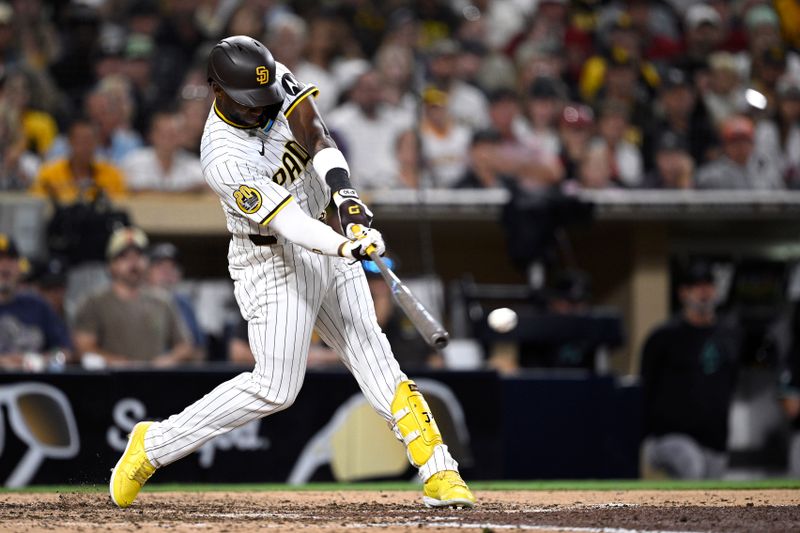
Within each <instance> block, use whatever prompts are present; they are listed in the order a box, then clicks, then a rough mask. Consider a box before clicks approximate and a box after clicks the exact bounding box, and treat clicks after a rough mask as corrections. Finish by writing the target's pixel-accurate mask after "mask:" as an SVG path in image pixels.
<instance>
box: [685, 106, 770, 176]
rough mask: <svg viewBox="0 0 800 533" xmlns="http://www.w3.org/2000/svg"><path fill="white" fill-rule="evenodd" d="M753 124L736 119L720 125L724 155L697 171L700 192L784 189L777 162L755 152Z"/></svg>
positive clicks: (745, 118)
mask: <svg viewBox="0 0 800 533" xmlns="http://www.w3.org/2000/svg"><path fill="white" fill-rule="evenodd" d="M753 133H754V130H753V123H752V121H751V120H750V119H749V118H747V117H745V116H733V117H730V118H727V119H725V120H724V121H723V122H722V124H721V125H720V137H721V140H722V152H723V155H722V156H721V157H719V158H717V159H716V160H714V161H712V162H710V163H707V164H705V165H703V166H702V167H701V168H700V170H699V171H698V172H697V179H696V182H697V188H698V189H749V190H755V189H762V190H763V189H783V188H784V184H783V181H782V180H781V175H780V172H779V169H778V167H777V165H776V164H775V161H773V160H771V159H770V158H768V157H765V156H764V155H763V154H759V153H758V152H756V151H755V150H754V143H753Z"/></svg>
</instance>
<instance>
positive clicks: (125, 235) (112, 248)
mask: <svg viewBox="0 0 800 533" xmlns="http://www.w3.org/2000/svg"><path fill="white" fill-rule="evenodd" d="M147 243H148V240H147V235H145V233H144V232H143V231H142V230H140V229H139V228H134V227H127V228H120V229H118V230H116V231H115V232H114V233H112V234H111V238H109V239H108V246H106V257H107V258H108V259H116V258H117V257H119V255H120V254H122V253H123V252H125V251H127V250H129V249H131V248H133V249H136V250H139V251H140V252H144V251H145V249H147Z"/></svg>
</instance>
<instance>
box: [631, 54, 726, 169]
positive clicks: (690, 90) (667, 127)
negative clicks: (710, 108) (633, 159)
mask: <svg viewBox="0 0 800 533" xmlns="http://www.w3.org/2000/svg"><path fill="white" fill-rule="evenodd" d="M656 103H657V108H658V115H657V118H656V120H653V119H652V118H651V119H650V127H649V128H648V131H647V134H646V137H645V167H646V168H648V169H652V168H653V165H654V163H655V161H654V159H653V157H654V149H655V143H656V142H657V141H658V139H659V138H660V136H661V134H662V133H663V132H665V131H671V132H673V133H675V134H677V135H679V136H681V137H683V138H684V140H685V141H686V143H687V144H688V146H689V148H690V150H691V154H692V158H693V159H694V160H695V163H696V164H698V165H701V164H703V163H704V162H706V161H708V160H709V159H710V158H711V156H712V155H713V153H714V147H715V145H716V143H717V136H716V133H715V130H714V127H713V125H712V123H711V120H710V118H709V115H708V112H707V111H706V108H705V105H704V104H703V102H702V100H700V99H698V97H697V90H696V89H695V86H694V84H693V83H692V82H691V80H690V78H689V76H688V75H687V74H686V73H685V72H683V71H682V70H679V69H670V70H668V71H667V72H666V74H665V75H664V76H663V79H662V83H661V87H660V89H659V92H658V100H657V102H656Z"/></svg>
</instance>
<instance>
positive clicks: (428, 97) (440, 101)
mask: <svg viewBox="0 0 800 533" xmlns="http://www.w3.org/2000/svg"><path fill="white" fill-rule="evenodd" d="M447 98H448V96H447V93H446V92H444V91H443V90H441V89H438V88H436V87H432V86H431V87H427V88H425V90H424V91H422V101H423V102H425V103H426V104H430V105H437V106H445V105H447Z"/></svg>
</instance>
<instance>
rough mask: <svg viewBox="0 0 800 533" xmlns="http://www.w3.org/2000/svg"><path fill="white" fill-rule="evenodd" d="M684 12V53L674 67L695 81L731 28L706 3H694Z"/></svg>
mask: <svg viewBox="0 0 800 533" xmlns="http://www.w3.org/2000/svg"><path fill="white" fill-rule="evenodd" d="M679 12H681V11H679ZM682 12H683V13H685V16H684V28H685V32H684V51H683V54H681V56H680V58H679V59H677V61H676V63H675V65H674V66H676V67H678V68H680V69H681V70H683V71H684V72H686V73H687V74H688V76H689V78H690V79H692V80H695V74H696V73H697V72H698V71H700V70H702V69H704V68H705V65H706V61H707V59H708V56H709V55H710V54H712V53H714V52H716V51H718V50H719V49H720V48H721V47H722V44H723V42H724V41H725V38H726V34H727V33H728V29H729V28H728V26H727V24H726V21H725V20H723V19H722V17H721V16H720V14H719V12H718V11H717V10H716V9H715V8H713V7H711V6H710V5H708V4H707V3H705V2H692V5H691V6H689V7H688V9H686V10H685V11H682Z"/></svg>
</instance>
